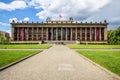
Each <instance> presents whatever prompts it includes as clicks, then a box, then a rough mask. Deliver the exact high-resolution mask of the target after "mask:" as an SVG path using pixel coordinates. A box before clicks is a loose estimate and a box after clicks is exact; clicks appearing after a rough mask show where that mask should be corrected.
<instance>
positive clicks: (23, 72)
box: [0, 45, 117, 80]
mask: <svg viewBox="0 0 120 80" xmlns="http://www.w3.org/2000/svg"><path fill="white" fill-rule="evenodd" d="M0 80H117V79H116V78H115V77H114V76H113V75H109V74H108V73H107V72H105V71H103V70H101V69H100V68H99V67H97V66H95V65H93V64H92V63H91V62H89V61H88V60H86V59H84V58H82V57H81V56H79V54H77V53H76V52H75V51H74V50H70V49H69V48H67V47H66V46H63V45H54V46H53V47H51V48H49V49H46V50H44V51H43V52H41V53H40V54H37V55H35V56H33V57H31V58H29V59H27V60H24V61H22V62H20V63H18V64H16V65H14V66H12V67H9V68H7V69H5V70H3V71H1V72H0Z"/></svg>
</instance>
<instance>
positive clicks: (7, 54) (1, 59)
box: [0, 50, 40, 67]
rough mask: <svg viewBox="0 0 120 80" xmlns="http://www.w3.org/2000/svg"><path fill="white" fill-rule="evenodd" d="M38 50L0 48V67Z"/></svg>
mask: <svg viewBox="0 0 120 80" xmlns="http://www.w3.org/2000/svg"><path fill="white" fill-rule="evenodd" d="M37 52H40V51H38V50H0V67H3V66H5V65H8V64H10V63H12V62H14V61H17V60H19V59H21V58H24V57H26V56H29V55H32V54H36V53H37Z"/></svg>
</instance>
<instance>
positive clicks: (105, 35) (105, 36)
mask: <svg viewBox="0 0 120 80" xmlns="http://www.w3.org/2000/svg"><path fill="white" fill-rule="evenodd" d="M104 40H105V41H106V40H107V27H105V28H104Z"/></svg>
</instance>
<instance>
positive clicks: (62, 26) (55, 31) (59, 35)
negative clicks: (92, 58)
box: [11, 17, 108, 44]
mask: <svg viewBox="0 0 120 80" xmlns="http://www.w3.org/2000/svg"><path fill="white" fill-rule="evenodd" d="M11 25H12V40H13V41H38V42H39V41H42V42H43V43H65V44H67V43H76V42H78V43H107V25H108V23H107V22H106V20H104V22H99V23H97V22H94V23H93V22H89V23H88V22H84V23H83V22H74V21H73V18H72V17H71V18H70V19H69V20H64V21H62V20H51V19H50V18H49V17H48V18H47V19H46V22H44V23H43V22H41V23H39V22H31V23H29V22H15V21H14V20H13V21H12V23H11Z"/></svg>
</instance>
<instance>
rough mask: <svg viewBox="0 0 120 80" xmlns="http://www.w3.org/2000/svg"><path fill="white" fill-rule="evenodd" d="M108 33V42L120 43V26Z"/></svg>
mask: <svg viewBox="0 0 120 80" xmlns="http://www.w3.org/2000/svg"><path fill="white" fill-rule="evenodd" d="M107 35H108V44H120V26H119V27H118V28H117V30H109V31H108V32H107Z"/></svg>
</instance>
